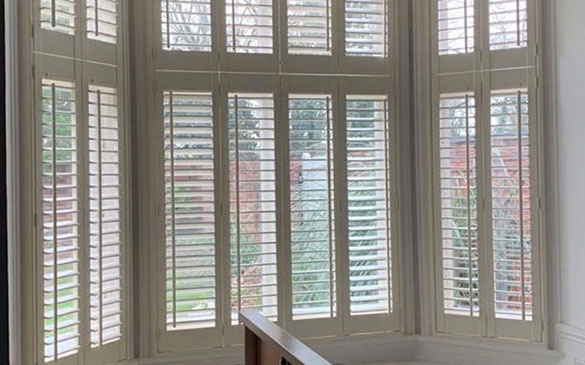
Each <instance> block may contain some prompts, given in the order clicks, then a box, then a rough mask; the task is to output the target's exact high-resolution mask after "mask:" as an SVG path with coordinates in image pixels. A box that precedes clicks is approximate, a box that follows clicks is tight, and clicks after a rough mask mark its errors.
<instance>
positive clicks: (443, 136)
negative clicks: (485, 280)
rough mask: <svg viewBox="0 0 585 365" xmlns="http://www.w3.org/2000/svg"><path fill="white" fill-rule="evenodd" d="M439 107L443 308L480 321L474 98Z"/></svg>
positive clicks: (447, 98) (445, 100) (449, 98)
mask: <svg viewBox="0 0 585 365" xmlns="http://www.w3.org/2000/svg"><path fill="white" fill-rule="evenodd" d="M439 108H440V110H439V149H440V152H439V153H440V156H439V158H440V161H441V165H440V183H441V187H440V188H441V237H442V242H443V307H444V311H445V313H446V314H453V315H460V316H469V317H479V260H478V228H477V225H478V220H477V161H476V150H475V146H476V133H475V98H474V96H473V94H459V95H442V96H441V102H440V106H439Z"/></svg>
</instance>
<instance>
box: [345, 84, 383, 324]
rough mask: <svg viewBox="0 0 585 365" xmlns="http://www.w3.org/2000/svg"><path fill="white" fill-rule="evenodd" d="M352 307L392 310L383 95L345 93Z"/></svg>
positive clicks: (360, 311) (369, 311)
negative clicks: (351, 94) (352, 94)
mask: <svg viewBox="0 0 585 365" xmlns="http://www.w3.org/2000/svg"><path fill="white" fill-rule="evenodd" d="M346 114H347V137H346V147H345V148H346V150H347V174H348V175H347V177H348V196H347V199H348V224H349V226H348V231H349V262H350V267H349V276H350V278H349V279H350V313H351V315H363V314H374V313H389V312H390V311H391V310H392V299H391V296H390V291H391V288H392V286H391V271H390V267H391V261H390V257H391V252H390V242H391V234H390V195H389V194H390V170H389V166H390V165H389V164H390V160H389V158H390V155H389V153H390V150H389V148H390V145H389V138H390V129H389V128H390V125H389V120H388V108H387V99H386V97H384V96H372V95H367V96H347V100H346Z"/></svg>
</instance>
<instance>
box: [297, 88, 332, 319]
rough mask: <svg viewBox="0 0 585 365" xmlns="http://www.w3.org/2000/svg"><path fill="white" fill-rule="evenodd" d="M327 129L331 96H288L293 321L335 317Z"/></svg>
mask: <svg viewBox="0 0 585 365" xmlns="http://www.w3.org/2000/svg"><path fill="white" fill-rule="evenodd" d="M332 125H333V114H332V105H331V96H329V95H290V96H289V144H290V220H291V222H290V224H291V227H290V230H291V252H292V257H291V264H292V270H291V273H292V311H293V319H308V318H327V317H333V316H335V238H334V237H335V232H334V207H333V131H332Z"/></svg>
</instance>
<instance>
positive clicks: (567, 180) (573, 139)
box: [545, 0, 585, 365]
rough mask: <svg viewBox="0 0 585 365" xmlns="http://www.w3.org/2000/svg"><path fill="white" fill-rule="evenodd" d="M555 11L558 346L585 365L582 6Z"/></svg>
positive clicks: (565, 2) (573, 0) (559, 4)
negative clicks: (557, 176)
mask: <svg viewBox="0 0 585 365" xmlns="http://www.w3.org/2000/svg"><path fill="white" fill-rule="evenodd" d="M545 1H548V0H545ZM555 11H556V19H555V22H556V99H557V100H556V101H557V104H556V108H557V143H558V145H557V146H558V147H557V148H558V169H559V181H558V184H559V185H558V188H559V192H558V196H559V201H558V210H559V212H558V213H559V217H558V220H556V221H557V222H558V224H559V227H558V228H559V240H560V241H559V242H560V244H559V250H558V264H559V266H560V267H559V269H558V275H559V281H560V287H559V288H558V289H557V290H558V292H557V293H558V295H559V296H560V298H558V299H559V300H558V302H557V304H558V305H559V306H560V312H559V319H560V324H559V325H558V326H557V333H558V334H559V338H558V346H559V347H560V348H561V349H563V350H565V351H566V352H568V356H567V359H566V363H567V364H571V365H573V364H583V365H585V0H556V7H555ZM576 358H577V359H576ZM579 361H583V362H582V363H580V362H579Z"/></svg>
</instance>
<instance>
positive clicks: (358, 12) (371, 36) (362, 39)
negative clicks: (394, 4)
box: [345, 0, 388, 57]
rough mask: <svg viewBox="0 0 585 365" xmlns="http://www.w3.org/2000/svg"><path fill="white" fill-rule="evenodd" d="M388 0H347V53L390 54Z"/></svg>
mask: <svg viewBox="0 0 585 365" xmlns="http://www.w3.org/2000/svg"><path fill="white" fill-rule="evenodd" d="M387 38H388V1H387V0H368V1H366V0H345V53H346V54H347V55H349V56H367V57H387V56H388V39H387Z"/></svg>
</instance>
